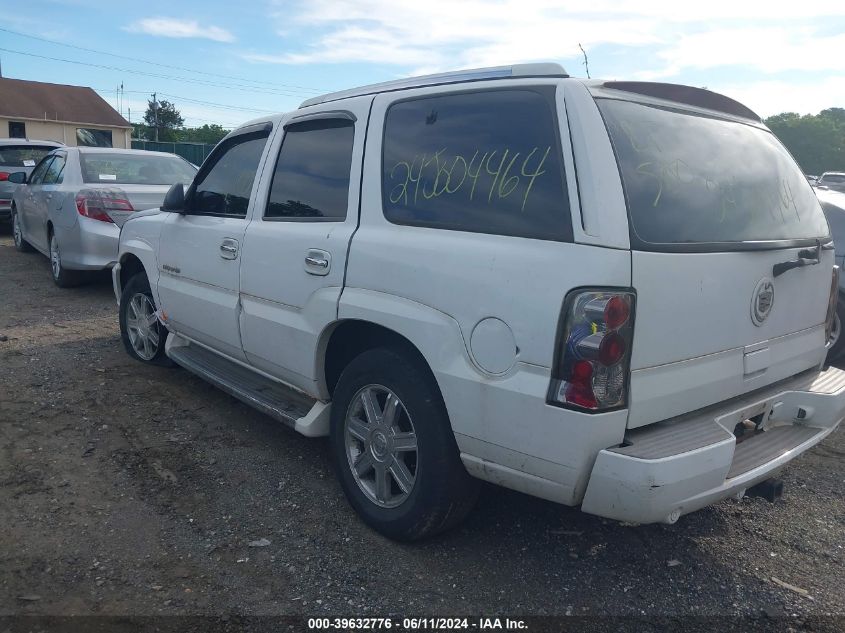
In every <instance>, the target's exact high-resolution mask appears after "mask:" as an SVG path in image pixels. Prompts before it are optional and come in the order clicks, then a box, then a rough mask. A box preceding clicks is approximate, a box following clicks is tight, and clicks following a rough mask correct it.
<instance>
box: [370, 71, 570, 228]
mask: <svg viewBox="0 0 845 633" xmlns="http://www.w3.org/2000/svg"><path fill="white" fill-rule="evenodd" d="M557 125H558V124H557V120H556V116H555V109H554V89H553V88H552V87H548V89H547V87H538V88H525V89H522V88H520V89H510V90H485V91H473V92H465V93H452V94H445V95H439V96H433V97H425V98H418V99H410V100H406V101H399V102H397V103H395V104H393V105H392V106H391V107H390V109H389V110H388V111H387V115H386V120H385V126H384V150H383V157H382V204H383V208H384V215H385V217H386V218H387V219H388V220H389V221H391V222H394V223H396V224H410V225H415V226H426V227H432V228H440V229H450V230H456V231H472V232H476V233H494V234H499V235H512V236H519V237H531V238H538V239H548V240H571V239H572V225H571V219H570V215H569V201H568V198H567V189H566V184H565V180H564V175H563V161H562V158H561V151H560V139H559V134H558V127H557Z"/></svg>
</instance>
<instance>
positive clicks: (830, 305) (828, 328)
mask: <svg viewBox="0 0 845 633" xmlns="http://www.w3.org/2000/svg"><path fill="white" fill-rule="evenodd" d="M838 298H839V266H834V267H833V276H832V278H831V280H830V297H828V300H827V319H825V340H827V341H829V340H830V335H831V333H832V332H833V320H834V317H835V316H836V300H837V299H838Z"/></svg>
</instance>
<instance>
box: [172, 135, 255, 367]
mask: <svg viewBox="0 0 845 633" xmlns="http://www.w3.org/2000/svg"><path fill="white" fill-rule="evenodd" d="M269 134H270V124H269V123H268V124H266V126H265V125H258V126H250V128H246V129H244V130H242V131H241V132H240V133H238V134H236V135H234V136H231V137H229V138H227V139H226V140H224V141H223V142H221V143H220V145H218V146H217V147H216V148H215V150H214V152H212V154H211V155H210V156H209V157H208V159H207V160H206V161H205V163H204V164H203V166H202V169H201V170H200V171H199V173H198V174H197V176H196V178H195V180H194V183H193V184H192V185H191V187H190V188H189V189H188V192H187V194H186V196H185V209H186V212H185V213H184V214H179V213H171V216H170V217H169V218H168V220H167V221H166V222H165V224H164V227H163V229H162V234H161V243H160V250H159V262H158V265H159V283H158V291H159V300H160V302H161V308H162V310H163V311H164V316H165V319H166V321H167V324H168V326H169V327H170V328H171V329H172V330H174V331H176V332H178V333H180V334H184V335H185V336H187V337H189V338H191V339H194V340H196V341H197V342H199V343H202V344H204V345H207V346H209V347H211V348H212V349H214V350H215V351H218V352H220V353H223V354H225V355H227V356H230V357H232V358H235V359H238V360H244V354H243V350H242V349H241V343H240V334H239V332H238V285H239V282H238V275H239V268H240V263H241V254H242V252H243V238H244V231H245V230H246V226H247V223H248V222H249V219H248V218H249V211H250V208H251V205H252V203H253V200H254V196H255V191H256V190H257V188H258V178H257V177H256V175H257V173H258V171H259V166H260V165H261V164H262V156H263V154H264V149H265V146H266V144H267V138H268V136H269Z"/></svg>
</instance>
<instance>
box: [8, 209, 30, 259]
mask: <svg viewBox="0 0 845 633" xmlns="http://www.w3.org/2000/svg"><path fill="white" fill-rule="evenodd" d="M12 239H14V240H15V248H16V249H17V250H18V251H19V252H21V253H31V252H32V251H34V250H35V249H34V248H32V245H31V244H30V243H29V242H27V241H26V240H25V239H24V238H23V229H22V228H21V222H20V220H19V219H18V210H17V209H16V208H15V207H14V206H12Z"/></svg>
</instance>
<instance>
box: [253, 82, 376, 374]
mask: <svg viewBox="0 0 845 633" xmlns="http://www.w3.org/2000/svg"><path fill="white" fill-rule="evenodd" d="M371 102H372V97H360V98H355V99H347V100H344V101H343V102H342V103H341V104H338V103H329V104H324V105H319V106H315V107H313V108H308V109H306V110H299V111H297V112H296V113H294V116H292V117H290V118H288V119H286V120H285V121H284V134H278V135H277V137H276V139H275V140H274V142H273V147H272V148H271V153H270V157H271V159H272V160H268V172H269V170H270V169H272V173H270V174H269V175H268V178H269V179H270V185H269V187H262V189H261V194H260V197H259V199H258V203H257V207H256V211H255V214H254V216H253V217H254V219H253V221H252V223H251V224H250V225H249V227H248V228H247V231H246V235H245V236H244V248H243V251H242V252H243V256H242V257H243V260H242V263H241V274H240V276H241V285H240V289H241V304H242V312H241V315H240V323H241V338H242V341H243V349H244V352H245V354H246V358H247V360H249V362H250V363H252V365H254V366H255V367H256V368H258V369H260V370H262V371H265V372H267V373H269V374H271V375H274V376H277V377H279V378H281V379H282V380H285V381H286V382H288V383H290V384H293V385H295V386H297V387H299V388H301V389H304V390H309V391H310V390H312V389H313V386H314V382H315V381H316V377H317V375H316V372H317V368H316V366H315V355H314V349H315V348H316V346H317V340H318V338H319V336H320V333H321V332H322V331H323V330H324V328H325V327H326V326H327V325H328V324H329V323H331V322H332V321H334V320H335V319H336V317H337V302H338V299H339V297H340V293H341V290H342V289H343V280H344V275H345V272H346V254H347V250H348V247H349V240H350V239H351V237H352V233H353V232H354V231H355V227H356V226H357V224H358V197H359V183H360V182H361V162H362V157H363V154H364V136H365V132H366V129H367V118H368V116H369V110H370V103H371Z"/></svg>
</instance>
